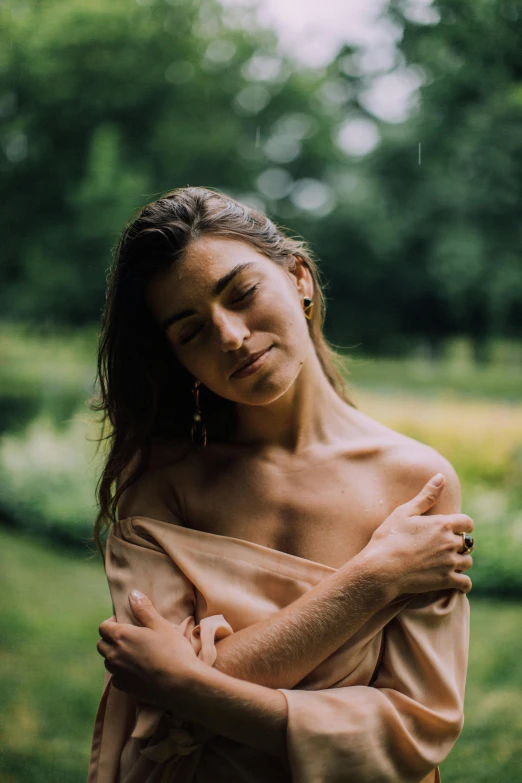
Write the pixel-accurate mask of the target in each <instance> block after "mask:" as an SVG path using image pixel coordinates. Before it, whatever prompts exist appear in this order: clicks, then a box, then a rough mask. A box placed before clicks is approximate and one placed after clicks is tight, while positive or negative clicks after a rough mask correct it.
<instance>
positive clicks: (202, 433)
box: [190, 381, 207, 446]
mask: <svg viewBox="0 0 522 783" xmlns="http://www.w3.org/2000/svg"><path fill="white" fill-rule="evenodd" d="M200 384H201V381H194V386H193V387H192V394H193V395H194V399H195V401H196V412H195V413H194V415H193V417H192V419H193V422H192V427H191V428H190V436H191V438H192V441H193V442H194V443H199V445H200V446H206V445H207V430H206V428H205V425H204V424H203V421H202V420H201V408H200V407H199V387H200Z"/></svg>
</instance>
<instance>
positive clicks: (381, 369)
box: [0, 327, 522, 596]
mask: <svg viewBox="0 0 522 783" xmlns="http://www.w3.org/2000/svg"><path fill="white" fill-rule="evenodd" d="M450 347H451V346H450ZM465 347H466V344H465V343H456V344H455V345H453V347H452V350H451V351H450V350H449V349H448V351H446V356H445V358H444V359H443V360H442V361H436V362H435V361H430V360H428V359H426V358H425V357H424V358H423V357H417V358H415V357H410V358H407V359H403V358H393V359H386V358H373V359H372V358H370V357H362V356H360V355H358V354H356V353H352V354H350V355H348V356H347V358H346V361H345V364H346V371H347V373H348V376H347V377H348V380H349V384H350V387H351V393H352V396H353V399H354V401H355V403H356V404H357V405H358V407H360V408H361V410H363V411H365V412H366V413H368V414H369V415H370V416H373V417H374V418H375V419H377V420H378V421H381V422H382V423H384V424H387V425H388V426H390V427H392V428H393V429H395V430H397V431H399V432H402V433H404V434H406V435H409V436H410V437H412V438H415V439H416V440H419V441H421V442H423V443H427V444H428V445H430V446H433V447H434V448H435V449H437V451H439V452H440V453H441V454H442V455H443V456H445V457H446V458H447V459H448V460H449V461H450V462H451V463H452V464H453V466H454V467H455V469H456V471H457V473H458V475H459V478H460V481H461V484H462V507H463V510H464V511H465V512H466V513H468V514H470V515H471V516H472V517H473V518H474V519H475V523H476V528H475V530H476V538H477V548H476V551H475V553H474V563H475V565H474V569H473V580H474V589H475V590H476V592H477V593H481V594H483V595H493V594H494V595H510V596H514V595H519V596H520V595H522V569H521V568H520V563H521V562H522V480H521V476H522V361H517V360H516V357H517V355H518V354H517V346H516V345H508V344H506V346H502V345H499V346H497V351H496V354H495V355H496V356H497V361H496V362H495V363H492V364H489V365H477V364H476V363H474V362H473V361H471V360H470V356H469V351H468V352H466V351H465V350H464V351H463V348H465ZM457 348H458V349H459V350H458V351H457V350H456V349H457ZM501 349H502V350H504V354H503V353H502V350H501ZM95 354H96V332H95V330H93V329H91V330H90V331H82V332H77V333H72V334H67V333H63V334H54V335H48V336H45V335H44V336H42V335H39V334H35V333H34V331H33V332H31V331H28V330H27V329H26V328H23V327H7V328H5V329H4V330H3V333H2V338H1V341H0V518H1V517H3V518H4V519H5V520H7V521H9V522H10V523H11V524H13V525H15V526H16V527H18V528H21V529H26V530H31V532H32V534H33V535H35V536H47V537H50V538H51V539H53V540H56V539H57V538H59V540H60V541H61V542H62V543H63V544H69V545H73V546H74V545H77V544H78V542H79V543H80V545H81V542H82V541H84V540H85V539H87V538H88V537H89V536H90V534H91V529H92V519H93V516H94V515H95V506H94V488H95V484H96V479H97V477H98V475H99V470H100V468H101V461H100V460H98V461H96V460H95V459H94V453H95V449H94V445H95V444H94V443H93V442H92V440H91V441H89V440H88V438H91V439H92V438H94V437H95V436H96V434H97V428H96V427H95V426H94V425H93V424H89V423H88V419H89V417H90V418H92V414H89V411H88V409H87V406H86V401H87V399H88V398H89V396H90V395H91V394H92V392H93V388H92V384H93V380H94V375H95ZM521 355H522V349H521ZM203 413H204V412H203Z"/></svg>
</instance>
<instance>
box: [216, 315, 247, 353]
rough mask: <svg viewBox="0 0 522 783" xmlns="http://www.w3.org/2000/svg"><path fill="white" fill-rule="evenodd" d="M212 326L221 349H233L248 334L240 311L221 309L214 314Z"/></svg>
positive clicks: (239, 345) (236, 347) (239, 344)
mask: <svg viewBox="0 0 522 783" xmlns="http://www.w3.org/2000/svg"><path fill="white" fill-rule="evenodd" d="M214 327H215V329H216V332H217V336H218V340H219V344H220V346H221V350H222V351H235V350H237V349H238V348H240V347H241V345H242V344H243V342H244V340H245V339H246V338H248V337H249V336H250V332H249V330H248V327H247V325H246V323H245V321H244V319H243V316H242V315H241V313H231V312H230V311H228V312H227V311H221V312H220V313H216V314H215V316H214Z"/></svg>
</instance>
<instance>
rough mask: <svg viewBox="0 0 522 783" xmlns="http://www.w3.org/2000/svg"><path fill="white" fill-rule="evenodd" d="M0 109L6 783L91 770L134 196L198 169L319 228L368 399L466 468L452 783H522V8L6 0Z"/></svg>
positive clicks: (455, 3)
mask: <svg viewBox="0 0 522 783" xmlns="http://www.w3.org/2000/svg"><path fill="white" fill-rule="evenodd" d="M0 120H1V125H0V197H1V205H2V206H1V209H0V235H1V237H2V251H1V261H0V320H1V337H0V585H1V592H2V601H1V609H0V623H1V631H0V729H1V732H2V735H3V740H2V746H3V750H2V757H1V761H0V776H1V777H2V780H3V781H5V783H13V782H14V781H16V783H36V782H37V783H47V782H49V783H51V782H52V783H57V782H59V783H79V782H80V781H84V779H85V776H86V770H87V759H88V754H89V747H90V739H91V730H92V724H93V720H94V714H95V710H96V706H97V703H98V699H99V696H100V692H101V686H102V681H103V674H104V669H103V663H102V661H101V659H100V657H99V656H98V654H97V652H96V649H95V644H96V641H97V638H98V635H97V627H98V624H99V623H100V622H101V620H103V619H105V618H106V617H108V616H109V615H110V614H111V613H112V611H111V605H110V600H109V596H108V591H107V587H106V581H105V576H104V574H103V569H102V566H101V562H100V560H99V558H98V557H97V556H96V555H95V554H94V553H93V549H92V545H91V544H90V543H89V538H90V535H91V528H92V521H93V517H94V514H95V505H94V486H95V483H96V480H97V477H98V472H99V469H100V465H101V461H100V457H99V456H98V457H97V456H96V454H95V445H96V444H95V438H96V435H97V434H98V430H97V426H96V424H95V423H93V422H92V421H91V419H92V414H90V412H89V409H88V407H87V404H86V403H87V400H88V399H89V397H90V396H91V395H92V393H93V380H94V373H95V355H96V338H97V329H98V323H99V318H100V312H101V308H102V306H103V301H104V288H105V280H106V273H107V269H108V267H109V265H110V262H111V253H112V251H113V249H114V247H115V245H116V242H117V239H118V236H119V232H120V230H121V228H122V226H123V224H124V222H125V221H126V220H127V218H128V217H129V216H130V214H131V213H132V212H133V210H134V209H136V208H137V207H139V206H141V205H142V204H144V203H146V202H148V201H150V200H153V199H154V198H156V197H158V196H159V195H161V193H162V192H164V191H166V190H170V189H173V188H175V187H181V186H186V185H203V186H205V185H207V186H211V187H214V188H219V189H221V190H223V191H225V192H226V193H228V194H230V195H232V196H234V197H236V198H239V199H241V200H243V201H245V202H247V203H250V204H252V205H255V206H256V207H260V208H261V209H263V210H265V211H266V212H267V214H268V215H269V216H270V217H271V218H272V219H273V220H274V221H275V222H277V223H279V224H280V225H281V226H283V227H285V228H286V229H288V230H289V231H290V232H291V233H293V234H299V235H302V236H304V237H305V238H306V239H307V240H308V241H309V242H310V244H311V246H312V249H313V250H314V252H315V254H316V255H317V256H318V257H319V259H320V262H321V269H322V271H323V277H324V279H325V281H326V282H327V289H326V293H327V297H328V315H327V322H326V332H327V336H328V337H329V339H330V340H331V341H332V342H333V343H334V344H335V345H336V346H337V347H338V348H339V350H340V351H341V352H342V353H343V355H344V356H345V357H346V359H345V366H346V373H347V377H348V379H349V383H350V384H351V387H352V394H353V397H354V398H355V400H356V402H357V404H358V405H359V407H361V408H362V409H363V410H364V411H366V412H367V413H369V414H370V415H372V416H374V417H375V418H376V419H378V420H379V421H382V422H384V423H386V424H388V425H390V426H392V427H393V428H395V429H397V430H399V431H401V432H404V433H406V434H408V435H410V436H412V437H414V438H417V439H418V440H421V441H423V442H424V443H428V444H430V445H431V446H434V447H435V448H436V449H438V450H439V451H440V452H441V453H442V454H443V455H444V456H445V457H447V458H448V459H449V460H450V461H451V462H452V463H453V465H454V466H455V468H456V470H457V472H458V474H459V476H460V479H461V484H462V492H463V511H465V512H466V513H468V514H470V515H471V516H473V518H474V519H475V525H476V527H475V531H476V538H477V550H476V552H475V553H474V561H475V565H474V568H473V571H472V573H471V576H472V578H473V583H474V587H473V591H472V593H471V594H470V601H471V605H472V640H471V647H470V669H469V678H468V683H467V693H466V715H465V717H466V725H465V728H464V730H463V733H462V735H461V737H460V739H459V741H458V743H457V745H456V746H455V748H454V750H453V751H452V753H451V755H450V757H449V758H448V759H447V761H446V762H444V764H443V765H442V778H443V781H444V783H468V781H469V783H486V781H487V783H490V782H491V781H492V780H502V781H503V783H515V781H518V782H519V781H520V779H521V775H522V773H521V770H520V759H521V758H522V710H521V709H520V704H521V703H522V634H521V632H520V628H521V627H522V605H521V601H520V599H521V597H522V478H521V476H522V401H521V396H522V394H521V393H522V306H521V303H522V225H521V221H520V208H521V203H522V200H521V191H522V3H521V2H520V0H434V1H433V2H431V3H430V2H425V1H424V0H391V1H390V2H386V1H385V0H371V1H370V0H366V2H363V1H362V0H361V2H355V0H351V2H346V0H321V2H320V3H317V2H314V1H313V0H307V1H306V2H305V0H300V2H298V0H278V2H276V1H275V0H259V2H248V0H111V2H107V0H1V2H0ZM517 759H518V763H517V761H516V760H517Z"/></svg>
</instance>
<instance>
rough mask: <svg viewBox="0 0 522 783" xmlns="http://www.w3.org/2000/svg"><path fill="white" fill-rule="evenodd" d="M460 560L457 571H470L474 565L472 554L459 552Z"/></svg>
mask: <svg viewBox="0 0 522 783" xmlns="http://www.w3.org/2000/svg"><path fill="white" fill-rule="evenodd" d="M458 557H459V561H458V568H456V569H455V570H456V571H468V570H469V569H470V568H472V566H473V558H472V557H471V555H467V554H460V553H459V556H458Z"/></svg>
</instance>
